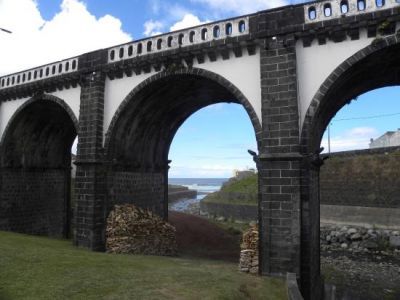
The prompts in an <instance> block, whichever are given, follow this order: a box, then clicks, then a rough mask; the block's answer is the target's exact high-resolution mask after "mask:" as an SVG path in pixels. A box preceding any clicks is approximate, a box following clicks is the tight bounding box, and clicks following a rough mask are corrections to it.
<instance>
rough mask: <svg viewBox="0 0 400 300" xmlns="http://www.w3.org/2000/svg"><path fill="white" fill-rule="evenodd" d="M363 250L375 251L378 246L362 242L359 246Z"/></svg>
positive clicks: (372, 242) (373, 243)
mask: <svg viewBox="0 0 400 300" xmlns="http://www.w3.org/2000/svg"><path fill="white" fill-rule="evenodd" d="M361 246H362V247H363V248H366V249H368V250H375V249H378V244H377V243H375V242H374V241H364V242H362V245H361Z"/></svg>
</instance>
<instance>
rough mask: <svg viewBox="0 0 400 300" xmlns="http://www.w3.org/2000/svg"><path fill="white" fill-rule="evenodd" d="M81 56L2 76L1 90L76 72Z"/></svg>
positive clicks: (0, 80)
mask: <svg viewBox="0 0 400 300" xmlns="http://www.w3.org/2000/svg"><path fill="white" fill-rule="evenodd" d="M78 61H79V57H73V58H68V59H64V60H62V61H58V62H55V63H51V64H47V65H43V66H40V67H36V68H33V69H30V70H26V71H22V72H18V73H14V74H10V75H6V76H3V77H1V78H0V90H2V89H6V88H10V87H15V86H18V85H22V84H27V83H31V82H35V81H39V80H43V79H47V78H52V77H56V76H60V75H64V74H69V73H72V72H76V71H77V70H78Z"/></svg>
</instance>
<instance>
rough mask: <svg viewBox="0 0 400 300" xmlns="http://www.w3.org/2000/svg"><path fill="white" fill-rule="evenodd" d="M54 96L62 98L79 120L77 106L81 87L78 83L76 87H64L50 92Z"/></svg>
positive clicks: (79, 101)
mask: <svg viewBox="0 0 400 300" xmlns="http://www.w3.org/2000/svg"><path fill="white" fill-rule="evenodd" d="M50 95H53V96H55V97H58V98H60V99H61V100H64V102H65V103H66V104H67V105H68V106H69V108H71V110H72V111H73V112H74V115H75V117H76V119H77V120H79V107H80V103H81V87H80V86H79V85H78V86H77V87H76V88H69V89H64V90H62V91H58V90H57V91H56V92H53V93H51V94H50Z"/></svg>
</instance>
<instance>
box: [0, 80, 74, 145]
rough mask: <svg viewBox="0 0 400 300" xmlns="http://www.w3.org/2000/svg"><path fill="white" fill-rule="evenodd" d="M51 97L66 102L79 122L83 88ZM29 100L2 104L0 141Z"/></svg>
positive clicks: (24, 99)
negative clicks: (16, 113) (15, 116)
mask: <svg viewBox="0 0 400 300" xmlns="http://www.w3.org/2000/svg"><path fill="white" fill-rule="evenodd" d="M50 95H53V96H56V97H58V98H60V99H61V100H64V101H65V103H66V104H67V105H68V106H69V107H70V108H71V110H72V111H73V112H74V114H75V117H76V119H77V120H79V104H80V95H81V88H80V87H79V86H78V87H76V88H70V89H65V90H62V91H56V92H53V93H50ZM29 99H31V97H27V98H22V99H17V100H10V101H5V102H2V103H1V104H0V140H1V138H2V137H3V134H4V131H5V129H6V127H7V124H8V122H9V121H10V120H11V118H12V117H13V115H14V114H15V112H16V111H17V109H18V108H19V107H20V106H21V105H23V104H24V103H25V102H26V101H28V100H29Z"/></svg>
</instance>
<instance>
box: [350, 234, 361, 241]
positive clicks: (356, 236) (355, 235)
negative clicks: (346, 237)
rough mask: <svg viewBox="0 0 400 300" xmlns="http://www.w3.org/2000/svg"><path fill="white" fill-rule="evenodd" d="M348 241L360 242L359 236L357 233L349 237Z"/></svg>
mask: <svg viewBox="0 0 400 300" xmlns="http://www.w3.org/2000/svg"><path fill="white" fill-rule="evenodd" d="M350 239H351V240H352V241H359V240H361V235H360V234H359V233H358V232H357V233H354V234H353V235H352V236H351V237H350Z"/></svg>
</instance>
